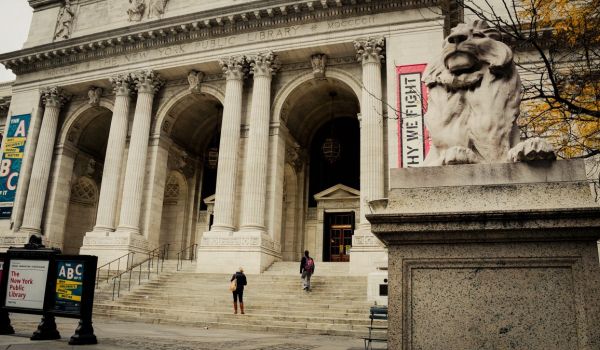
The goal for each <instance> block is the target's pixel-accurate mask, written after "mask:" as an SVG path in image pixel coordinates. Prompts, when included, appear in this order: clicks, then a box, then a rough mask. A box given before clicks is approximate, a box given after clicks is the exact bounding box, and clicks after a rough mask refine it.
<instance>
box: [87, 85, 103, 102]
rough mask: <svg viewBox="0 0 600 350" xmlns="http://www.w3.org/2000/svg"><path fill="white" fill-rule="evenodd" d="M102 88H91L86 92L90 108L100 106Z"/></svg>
mask: <svg viewBox="0 0 600 350" xmlns="http://www.w3.org/2000/svg"><path fill="white" fill-rule="evenodd" d="M102 91H103V90H102V88H100V87H95V86H91V87H90V89H89V90H88V99H89V100H88V104H89V105H91V106H98V105H99V104H100V97H102Z"/></svg>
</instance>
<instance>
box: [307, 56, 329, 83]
mask: <svg viewBox="0 0 600 350" xmlns="http://www.w3.org/2000/svg"><path fill="white" fill-rule="evenodd" d="M310 63H311V64H312V70H313V75H314V76H315V79H323V78H325V66H326V65H327V55H325V54H322V53H319V54H316V55H312V56H310Z"/></svg>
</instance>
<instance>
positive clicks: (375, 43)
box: [354, 38, 385, 228]
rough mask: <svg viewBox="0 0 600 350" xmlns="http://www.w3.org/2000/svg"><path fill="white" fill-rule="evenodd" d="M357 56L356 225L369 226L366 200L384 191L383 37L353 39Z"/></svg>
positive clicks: (379, 195)
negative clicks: (359, 87) (359, 72)
mask: <svg viewBox="0 0 600 350" xmlns="http://www.w3.org/2000/svg"><path fill="white" fill-rule="evenodd" d="M354 47H355V48H356V52H357V59H358V61H359V62H361V63H362V83H363V89H362V97H361V114H360V116H359V119H360V226H361V227H363V228H365V227H368V226H369V222H368V221H367V220H366V218H365V215H366V214H367V213H369V206H368V201H371V200H374V199H379V198H383V197H384V195H385V191H384V188H385V180H384V179H385V177H384V176H385V173H384V172H385V168H384V167H385V165H384V164H385V161H384V157H385V154H384V143H383V109H382V105H383V104H382V101H383V98H382V94H381V61H382V60H383V50H384V48H385V41H384V39H383V38H377V39H373V38H369V39H366V40H357V41H355V42H354Z"/></svg>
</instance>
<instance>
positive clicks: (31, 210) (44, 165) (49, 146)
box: [21, 87, 68, 234]
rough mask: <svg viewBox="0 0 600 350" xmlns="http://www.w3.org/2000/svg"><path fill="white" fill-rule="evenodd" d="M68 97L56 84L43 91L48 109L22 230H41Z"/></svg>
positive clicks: (41, 132) (34, 163) (37, 150)
mask: <svg viewBox="0 0 600 350" xmlns="http://www.w3.org/2000/svg"><path fill="white" fill-rule="evenodd" d="M67 100H68V96H67V95H66V94H65V93H64V92H63V91H62V89H61V88H59V87H52V88H49V89H46V90H44V91H43V92H42V103H43V104H44V106H45V110H44V116H43V117H42V126H41V129H40V135H39V138H38V143H37V147H36V149H35V156H34V158H33V167H32V169H31V179H30V181H29V189H28V191H27V202H26V203H25V214H24V216H23V225H22V226H21V231H24V232H29V233H35V234H41V225H42V215H43V211H44V202H45V200H46V191H47V189H48V178H49V176H50V166H51V164H52V154H53V152H54V142H55V139H56V128H57V125H58V115H59V114H60V108H61V107H62V106H63V105H64V103H65V102H66V101H67Z"/></svg>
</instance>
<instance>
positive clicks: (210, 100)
mask: <svg viewBox="0 0 600 350" xmlns="http://www.w3.org/2000/svg"><path fill="white" fill-rule="evenodd" d="M222 114H223V106H222V104H221V102H220V101H219V100H218V99H217V98H216V97H214V96H212V95H210V94H207V93H197V92H196V93H188V94H185V95H184V96H182V97H181V98H180V99H179V100H178V101H177V102H176V103H174V104H173V106H172V107H171V108H170V109H169V110H168V111H167V116H168V118H167V119H166V120H165V121H164V123H166V125H168V127H164V126H163V128H162V129H163V130H165V131H166V133H167V135H168V137H169V139H170V141H171V145H170V147H169V149H168V156H167V162H166V167H167V169H166V176H165V187H164V193H163V205H162V214H161V224H160V234H159V244H160V245H164V244H169V257H175V255H176V254H177V253H178V252H180V251H181V250H182V249H184V248H187V247H189V246H190V245H192V244H194V243H196V242H198V240H199V239H200V238H201V237H200V236H199V235H201V233H202V232H204V231H207V230H208V222H207V216H208V215H207V213H206V210H207V207H206V203H205V200H206V199H207V198H209V197H211V196H212V195H214V193H215V187H216V176H217V160H218V147H219V135H220V126H221V120H222ZM190 253H191V250H188V251H186V254H190Z"/></svg>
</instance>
